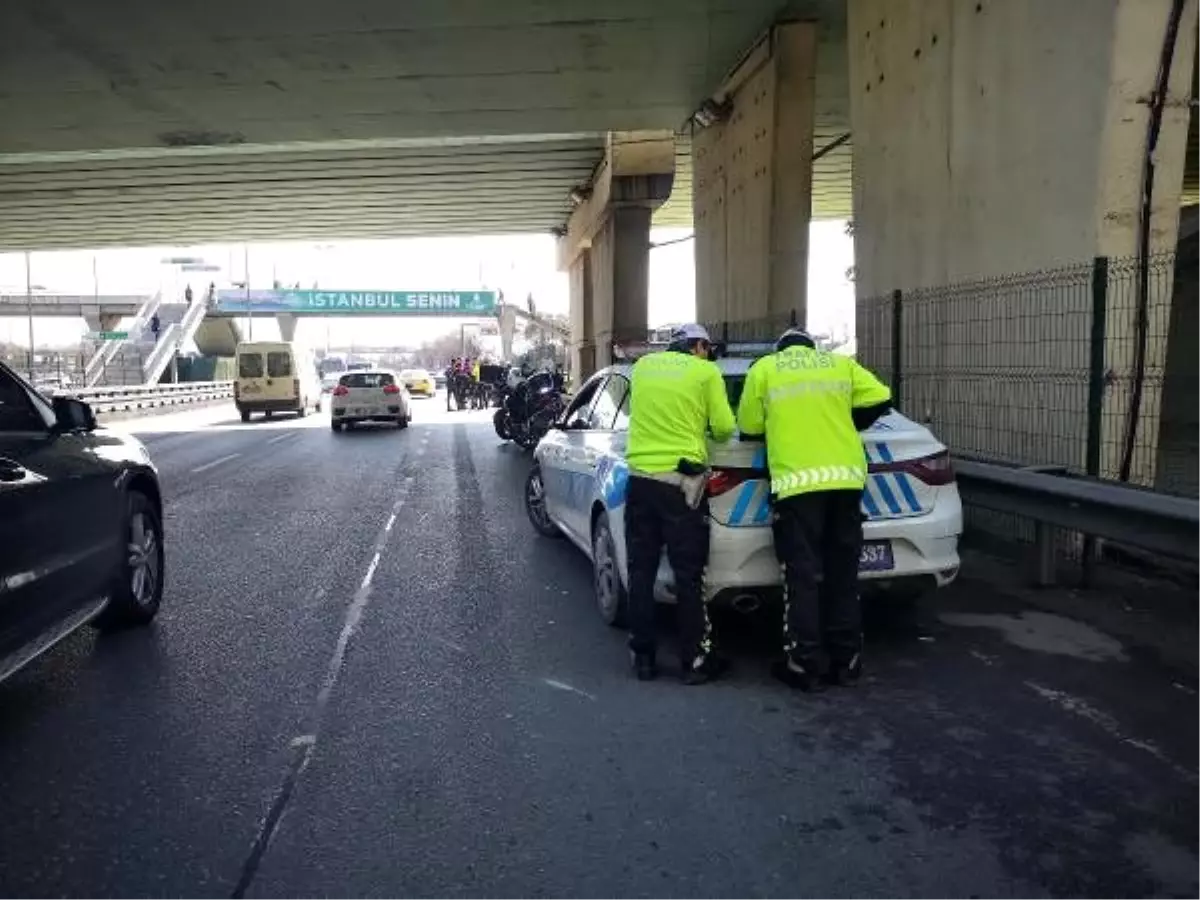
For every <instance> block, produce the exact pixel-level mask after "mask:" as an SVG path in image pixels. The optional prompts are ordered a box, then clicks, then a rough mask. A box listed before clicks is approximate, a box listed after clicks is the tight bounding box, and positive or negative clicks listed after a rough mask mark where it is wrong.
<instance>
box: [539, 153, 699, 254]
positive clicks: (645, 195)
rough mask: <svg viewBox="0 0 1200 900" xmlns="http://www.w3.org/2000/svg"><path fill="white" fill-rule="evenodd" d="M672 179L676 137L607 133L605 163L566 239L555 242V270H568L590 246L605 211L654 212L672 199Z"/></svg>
mask: <svg viewBox="0 0 1200 900" xmlns="http://www.w3.org/2000/svg"><path fill="white" fill-rule="evenodd" d="M674 177H675V134H674V132H671V131H624V132H614V133H612V134H610V135H609V136H608V138H607V140H606V141H605V151H604V159H603V160H602V161H601V163H600V165H599V167H598V168H597V169H596V172H595V175H594V176H593V178H592V183H591V186H590V193H588V194H587V196H586V197H585V198H584V200H583V202H582V203H580V204H579V205H578V206H577V207H576V208H575V211H574V212H572V213H571V215H570V217H569V218H568V219H567V225H566V234H565V235H564V236H563V237H561V238H559V241H558V268H559V270H560V271H566V270H568V269H569V268H570V267H571V264H572V263H573V262H574V261H575V259H576V257H578V256H579V254H580V253H581V252H582V251H584V250H586V249H588V248H589V247H590V246H591V242H592V238H593V237H594V236H595V234H596V232H597V231H599V230H600V228H601V227H602V226H603V225H604V221H605V218H606V216H607V214H608V211H609V209H611V208H613V207H618V206H640V207H645V208H647V209H650V210H655V209H658V207H660V206H661V205H662V204H663V203H664V202H666V200H667V198H668V197H670V196H671V187H672V185H673V183H674ZM580 187H581V188H582V187H583V186H582V185H581V186H580Z"/></svg>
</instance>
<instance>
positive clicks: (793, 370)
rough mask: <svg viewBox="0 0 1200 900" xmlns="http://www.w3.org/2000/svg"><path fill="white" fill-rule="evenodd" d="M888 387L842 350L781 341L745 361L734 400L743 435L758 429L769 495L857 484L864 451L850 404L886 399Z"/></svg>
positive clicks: (862, 475)
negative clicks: (773, 350) (764, 443)
mask: <svg viewBox="0 0 1200 900" xmlns="http://www.w3.org/2000/svg"><path fill="white" fill-rule="evenodd" d="M891 396H892V395H891V391H889V390H888V388H887V386H886V385H884V384H883V383H881V382H880V381H879V379H878V378H876V377H875V376H874V375H872V374H871V373H870V372H868V371H867V370H866V369H864V368H863V367H862V366H860V365H859V364H858V363H857V362H855V361H854V360H853V359H851V358H850V357H848V356H840V355H837V354H834V353H828V352H826V351H824V350H814V349H812V348H810V347H803V346H796V347H788V348H787V349H786V350H781V351H779V352H777V353H772V354H771V355H770V356H764V357H763V358H762V359H760V360H758V361H757V362H755V363H754V365H753V366H751V367H750V371H749V372H748V373H747V374H746V383H745V386H744V387H743V389H742V399H741V402H740V403H739V404H738V427H739V428H740V429H741V431H742V434H743V435H746V436H757V435H763V434H765V436H766V439H767V467H768V469H769V470H770V475H771V493H772V494H774V495H775V496H776V497H777V498H778V499H780V500H782V499H784V498H787V497H793V496H796V495H797V494H805V493H809V492H811V491H835V490H855V489H859V490H861V489H862V487H863V485H864V484H865V483H866V478H867V459H866V451H865V450H864V449H863V443H862V438H861V437H859V434H858V429H857V428H855V427H854V419H853V415H852V410H854V409H857V408H861V407H866V406H876V405H878V404H880V403H886V402H887V401H888V400H890V399H891Z"/></svg>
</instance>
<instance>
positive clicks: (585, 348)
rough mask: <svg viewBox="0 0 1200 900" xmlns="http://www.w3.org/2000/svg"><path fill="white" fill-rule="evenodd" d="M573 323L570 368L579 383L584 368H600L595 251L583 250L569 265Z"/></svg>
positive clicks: (587, 370) (585, 369) (570, 317)
mask: <svg viewBox="0 0 1200 900" xmlns="http://www.w3.org/2000/svg"><path fill="white" fill-rule="evenodd" d="M568 285H569V291H570V293H569V296H570V309H569V319H570V323H571V346H570V350H569V352H570V368H571V375H572V376H573V377H574V378H575V382H576V384H578V383H579V380H580V379H581V378H582V377H584V376H583V374H582V373H584V372H588V373H591V372H595V371H596V340H595V334H596V329H595V326H594V325H593V324H592V323H593V313H594V310H595V305H594V303H593V300H592V251H591V249H584V250H581V251H580V252H579V255H578V256H576V257H575V260H574V261H573V262H572V263H571V266H570V268H569V269H568Z"/></svg>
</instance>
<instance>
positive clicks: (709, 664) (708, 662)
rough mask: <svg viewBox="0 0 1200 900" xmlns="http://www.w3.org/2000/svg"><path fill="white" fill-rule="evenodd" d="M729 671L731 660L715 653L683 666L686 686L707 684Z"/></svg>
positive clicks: (694, 659) (699, 657)
mask: <svg viewBox="0 0 1200 900" xmlns="http://www.w3.org/2000/svg"><path fill="white" fill-rule="evenodd" d="M728 671H729V660H727V659H725V658H724V657H723V656H717V655H716V654H715V653H707V654H702V655H700V656H697V657H695V658H693V659H692V661H691V662H690V663H684V665H683V683H684V684H706V683H708V682H710V681H716V680H717V679H718V678H720V677H721V676H722V675H724V674H725V673H726V672H728Z"/></svg>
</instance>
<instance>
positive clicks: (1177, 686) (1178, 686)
mask: <svg viewBox="0 0 1200 900" xmlns="http://www.w3.org/2000/svg"><path fill="white" fill-rule="evenodd" d="M1171 687H1173V688H1175V689H1176V690H1180V691H1183V692H1184V693H1185V694H1188V695H1190V696H1192V697H1195V696H1196V692H1195V691H1194V690H1192V689H1191V688H1190V687H1188V686H1187V685H1186V684H1180V683H1179V682H1178V681H1172V682H1171Z"/></svg>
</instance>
